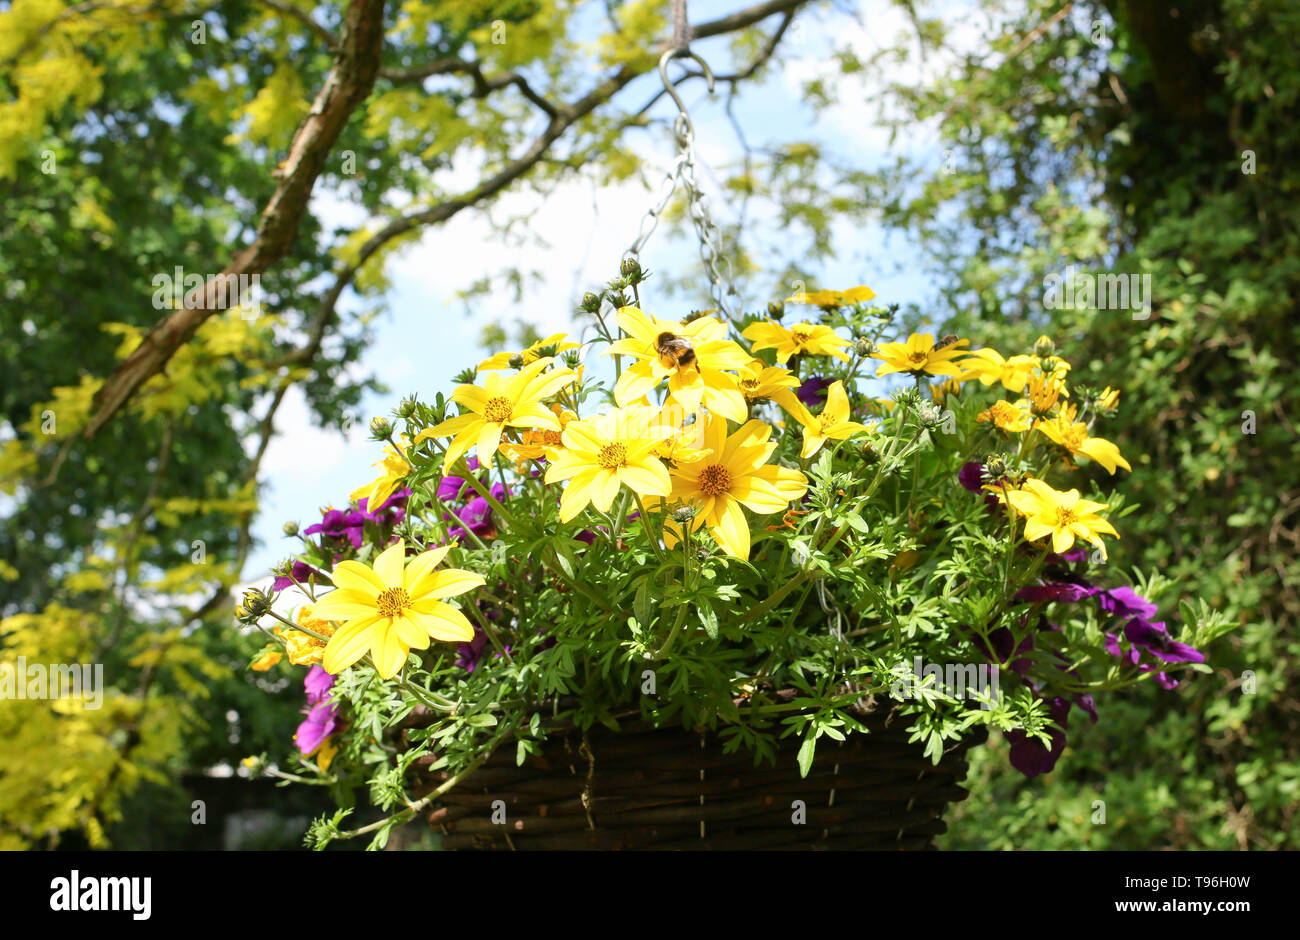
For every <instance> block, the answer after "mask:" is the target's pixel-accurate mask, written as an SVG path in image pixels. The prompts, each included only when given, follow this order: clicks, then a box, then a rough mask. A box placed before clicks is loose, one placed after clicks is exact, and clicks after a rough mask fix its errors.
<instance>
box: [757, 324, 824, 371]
mask: <svg viewBox="0 0 1300 940" xmlns="http://www.w3.org/2000/svg"><path fill="white" fill-rule="evenodd" d="M740 335H741V336H743V337H745V339H747V340H749V341H750V343H751V344H752V345H753V347H754V352H758V351H759V350H760V349H775V350H776V361H777V362H779V363H781V365H785V364H786V363H787V362H789V361H790V357H791V356H798V355H803V354H807V355H810V356H834V357H835V358H836V359H841V360H843V361H844V362H848V361H849V357H848V356H846V355H844V353H842V352H840V350H841V349H844V348H845V347H846V346H848V345H849V341H848V340H846V339H841V338H840V337H839V336H837V335H836V334H835V331H834V330H832V329H831V328H830V327H829V326H822V325H820V324H818V325H816V326H814V325H813V324H811V323H796V324H795V325H794V326H792V327H790V328H789V329H786V328H785V327H784V326H782V325H781V324H779V323H774V322H772V321H771V320H759V321H758V322H757V323H751V324H750V325H749V326H747V327H745V330H744V332H742V333H741V334H740Z"/></svg>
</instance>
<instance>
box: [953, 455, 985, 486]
mask: <svg viewBox="0 0 1300 940" xmlns="http://www.w3.org/2000/svg"><path fill="white" fill-rule="evenodd" d="M957 481H958V482H959V483H961V485H962V486H964V487H966V489H968V490H970V491H971V492H972V493H980V492H983V489H982V487H983V486H984V464H982V463H977V462H975V461H974V460H972V461H970V462H969V463H964V464H962V467H961V469H960V470H958V471H957Z"/></svg>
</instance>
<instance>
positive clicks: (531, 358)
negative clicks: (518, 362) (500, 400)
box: [478, 333, 579, 372]
mask: <svg viewBox="0 0 1300 940" xmlns="http://www.w3.org/2000/svg"><path fill="white" fill-rule="evenodd" d="M568 338H569V334H568V333H556V334H555V335H553V336H548V337H546V339H539V340H538V341H537V342H535V343H533V345H531V346H529V347H528V348H527V349H521V350H519V352H499V353H496V354H495V355H492V356H488V357H487V358H486V359H484V360H483V361H482V362H480V363H479V364H478V371H480V372H491V371H494V370H500V369H509V368H510V360H511V359H513V358H514V357H515V356H518V357H519V358H520V359H522V360H523V365H525V366H531V365H532V364H533V363H534V362H536V361H537V360H538V359H541V358H542V356H541V354H540V352H539V350H542V349H546V348H547V347H548V346H554V347H555V349H554V354H555V355H559V354H560V353H562V352H564V351H565V350H567V349H577V348H578V345H579V344H578V343H566V342H565V340H567V339H568ZM548 351H549V350H548Z"/></svg>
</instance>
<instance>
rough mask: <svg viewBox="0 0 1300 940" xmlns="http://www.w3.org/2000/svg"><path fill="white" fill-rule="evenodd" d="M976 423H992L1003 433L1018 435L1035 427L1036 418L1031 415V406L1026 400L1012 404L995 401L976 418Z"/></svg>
mask: <svg viewBox="0 0 1300 940" xmlns="http://www.w3.org/2000/svg"><path fill="white" fill-rule="evenodd" d="M975 420H976V421H992V422H993V423H994V424H996V425H997V426H998V427H999V428H1001V429H1002V430H1003V431H1010V432H1011V433H1013V434H1017V433H1019V432H1021V431H1028V430H1029V429H1030V428H1032V427H1033V426H1034V416H1033V415H1031V414H1030V413H1029V404H1028V402H1026V401H1025V400H1024V399H1021V400H1020V401H1018V402H1016V403H1015V404H1012V403H1011V402H1009V401H995V402H994V403H993V404H991V405H989V407H988V408H986V409H985V410H984V411H981V412H980V413H979V414H978V415H976V416H975Z"/></svg>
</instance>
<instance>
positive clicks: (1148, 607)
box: [1097, 587, 1159, 620]
mask: <svg viewBox="0 0 1300 940" xmlns="http://www.w3.org/2000/svg"><path fill="white" fill-rule="evenodd" d="M1097 603H1098V604H1099V605H1100V606H1101V609H1102V610H1104V611H1107V612H1108V613H1112V614H1114V615H1115V616H1117V617H1140V618H1142V619H1143V620H1150V619H1151V618H1152V617H1154V616H1155V615H1156V614H1157V613H1159V608H1157V607H1156V605H1155V604H1153V603H1151V601H1149V600H1147V599H1146V598H1145V597H1143V596H1142V595H1141V594H1139V593H1138V592H1137V591H1135V590H1133V589H1132V588H1130V587H1117V588H1108V589H1107V590H1104V591H1101V592H1099V593H1098V594H1097Z"/></svg>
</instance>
